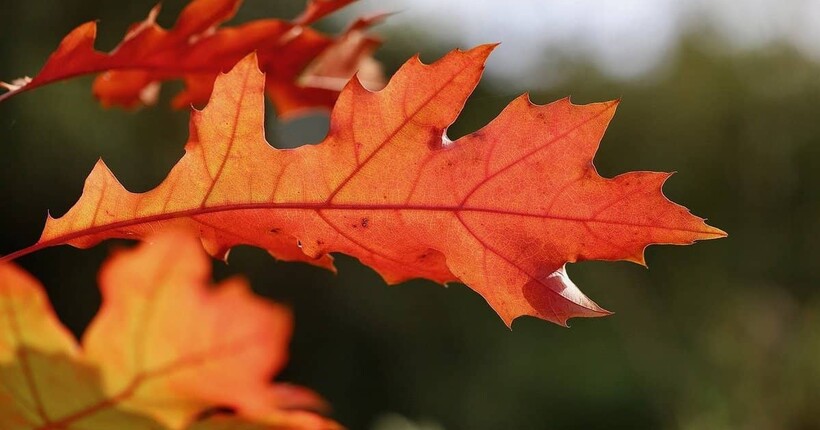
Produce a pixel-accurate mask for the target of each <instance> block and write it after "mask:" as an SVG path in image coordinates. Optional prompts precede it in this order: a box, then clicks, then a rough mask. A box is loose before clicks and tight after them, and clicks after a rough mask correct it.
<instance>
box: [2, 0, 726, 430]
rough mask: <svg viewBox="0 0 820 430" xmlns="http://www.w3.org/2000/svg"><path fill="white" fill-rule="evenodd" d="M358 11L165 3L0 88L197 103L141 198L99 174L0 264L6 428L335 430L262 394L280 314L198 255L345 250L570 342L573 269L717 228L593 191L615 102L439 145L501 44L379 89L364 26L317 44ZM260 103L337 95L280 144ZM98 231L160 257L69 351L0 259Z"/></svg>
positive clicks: (316, 255)
mask: <svg viewBox="0 0 820 430" xmlns="http://www.w3.org/2000/svg"><path fill="white" fill-rule="evenodd" d="M349 2H350V0H324V1H322V0H313V1H312V2H310V3H309V5H308V8H307V10H306V12H305V13H304V14H303V15H302V16H301V17H299V18H297V19H296V20H294V21H291V22H286V21H279V20H260V21H255V22H251V23H248V24H244V25H242V26H238V27H234V28H225V27H218V25H219V24H221V23H222V22H223V21H225V20H227V19H228V18H230V17H231V16H232V15H233V13H234V12H235V10H236V8H237V7H238V5H239V1H238V0H233V1H228V0H195V1H193V2H192V3H191V4H190V5H189V6H188V7H187V8H186V9H185V10H184V11H183V12H182V14H181V16H180V18H179V20H178V21H177V23H176V25H175V26H174V28H173V29H171V30H164V29H162V28H160V27H159V26H157V25H156V24H155V23H154V17H155V15H156V12H157V10H156V9H155V10H154V11H152V13H151V15H150V16H149V18H148V19H147V20H146V21H144V22H142V23H139V24H137V25H135V26H133V27H132V28H131V30H130V31H129V32H128V34H127V35H126V37H125V38H124V40H123V41H122V43H121V44H120V45H119V46H118V47H117V48H116V49H115V50H114V51H112V52H111V53H109V54H102V53H98V52H96V51H94V50H93V47H92V45H93V41H94V28H95V27H94V24H93V23H89V24H85V25H83V26H80V27H78V28H77V29H76V30H74V31H73V32H72V33H71V34H69V35H68V36H66V38H65V39H64V40H63V42H62V43H61V45H60V47H59V48H58V49H57V51H56V52H55V53H54V54H52V56H51V58H50V59H49V60H48V61H47V62H46V65H45V66H44V67H43V69H42V70H41V72H40V73H39V74H38V75H37V76H36V77H35V78H33V79H24V80H21V81H18V82H16V83H13V84H6V86H7V87H8V88H9V89H10V91H9V92H7V93H6V94H4V95H2V96H0V99H2V98H7V97H9V96H11V95H14V94H17V93H20V92H22V91H25V90H28V89H32V88H36V87H37V86H41V85H45V84H47V83H50V82H54V81H57V80H60V79H66V78H69V77H72V76H76V75H79V74H85V73H102V74H101V75H100V76H99V77H98V78H97V80H96V81H95V84H94V94H95V95H96V96H97V97H98V98H99V99H100V100H101V102H102V103H103V104H104V105H121V106H135V105H138V104H140V103H147V102H150V101H152V100H153V95H154V94H155V88H156V86H157V85H158V83H159V82H161V81H163V80H167V79H172V78H181V79H183V80H184V81H185V83H186V89H185V91H183V93H182V94H180V95H179V96H177V98H176V99H175V102H174V103H175V104H176V105H177V106H187V105H190V104H192V103H193V104H198V103H200V102H203V101H205V100H206V99H208V97H209V96H210V101H209V102H208V103H207V106H206V107H205V108H204V109H203V110H201V111H199V110H193V111H192V113H191V126H190V130H191V134H190V138H189V141H188V143H187V144H186V146H185V150H186V153H185V155H184V156H183V157H182V159H181V160H180V161H179V162H178V163H177V165H176V166H175V167H174V168H173V169H172V170H171V172H170V173H169V174H168V177H167V178H166V179H165V181H163V182H162V183H161V184H160V185H159V186H157V187H156V188H155V189H154V190H151V191H148V192H146V193H139V194H136V193H131V192H129V191H127V190H126V189H125V188H124V187H123V186H122V185H121V184H120V183H119V182H118V181H117V179H116V178H115V177H114V175H113V174H112V173H111V172H110V171H109V170H108V169H107V167H106V166H105V165H104V164H103V162H102V161H100V162H99V163H98V164H97V166H95V168H94V170H93V171H92V172H91V174H90V175H89V177H88V179H87V180H86V184H85V187H84V190H83V194H82V196H81V197H80V199H79V201H78V202H77V203H76V205H75V206H74V207H73V208H71V209H70V210H69V211H68V212H67V213H66V214H65V215H64V216H62V217H60V218H56V219H55V218H51V217H49V218H48V220H47V222H46V226H45V229H44V231H43V234H42V236H41V238H40V240H39V241H38V242H37V243H36V244H34V245H32V246H30V247H28V248H26V249H23V250H20V251H17V252H14V253H11V254H8V255H6V256H4V257H2V258H0V270H2V271H0V294H2V297H0V302H2V303H3V304H5V306H4V307H3V310H2V314H0V316H1V317H2V319H0V324H2V326H0V329H2V330H3V332H2V333H3V337H2V338H0V365H2V366H3V367H2V372H3V374H4V375H11V376H10V377H9V381H13V383H10V384H4V386H3V387H2V389H3V390H5V391H2V392H0V412H2V411H6V410H8V411H11V412H9V414H7V415H8V416H9V417H11V418H9V419H10V420H11V421H9V423H8V424H7V426H4V428H6V427H9V428H37V429H57V428H73V427H70V426H68V424H67V423H69V422H71V423H74V422H77V423H79V422H82V424H80V425H81V427H82V428H84V429H86V428H106V427H105V423H110V422H114V420H122V421H117V422H133V423H139V424H134V425H133V427H134V428H145V427H146V426H149V425H148V424H146V423H149V422H150V423H152V424H151V425H154V424H153V423H156V425H163V426H167V427H170V428H175V429H178V428H189V427H190V426H193V427H190V428H203V429H208V428H228V427H227V426H236V427H230V428H246V427H242V426H243V425H247V426H248V427H247V428H333V427H334V426H336V424H335V423H332V422H330V421H328V420H325V419H323V418H321V417H319V416H318V415H315V414H312V413H310V412H293V411H290V409H293V408H297V409H298V408H304V407H307V409H311V408H315V407H316V406H318V405H320V402H318V400H316V396H314V395H312V394H310V393H309V392H307V391H304V390H301V389H295V388H290V389H286V390H283V389H282V388H281V387H280V386H277V385H270V384H269V382H268V379H269V377H270V376H271V375H272V374H273V373H275V372H276V370H278V369H279V367H281V365H282V363H283V357H284V352H283V351H284V349H285V343H286V341H287V338H288V334H289V330H290V329H289V327H290V326H289V324H290V322H289V319H288V316H287V313H286V312H284V311H282V310H281V309H280V308H278V307H276V306H274V305H270V304H262V303H261V302H260V301H259V300H258V299H253V298H251V297H250V296H249V295H248V293H247V292H246V291H245V289H244V287H243V286H242V285H241V282H240V281H229V282H228V283H227V285H225V286H222V287H220V288H218V289H216V290H209V289H207V288H205V286H204V279H205V278H206V277H207V272H208V271H207V269H206V267H207V263H206V261H204V259H203V257H202V256H200V255H199V253H200V252H201V251H199V245H197V244H195V243H194V239H193V238H198V240H199V242H201V243H202V245H204V248H205V250H206V251H207V252H208V254H210V255H212V256H214V257H217V258H222V259H226V258H227V256H228V252H229V251H230V249H231V248H232V247H234V246H236V245H239V244H250V245H254V246H258V247H261V248H263V249H265V250H267V251H268V252H269V253H270V254H271V255H273V256H274V257H275V258H278V259H281V260H286V261H300V262H306V263H309V264H313V265H317V266H320V267H325V268H328V269H331V270H334V267H333V260H332V257H331V255H330V254H331V253H334V252H340V253H345V254H349V255H352V256H354V257H356V258H358V259H359V260H360V261H362V262H363V263H364V264H366V265H368V266H370V267H372V268H373V269H374V270H376V271H377V272H378V273H380V274H381V275H382V276H383V277H384V279H385V280H386V281H388V282H389V283H397V282H402V281H404V280H407V279H411V278H425V279H430V280H433V281H436V282H439V283H448V282H463V283H464V284H466V285H467V286H469V287H470V288H472V289H473V290H475V291H476V292H478V293H479V294H481V295H482V296H483V297H484V298H485V299H486V300H487V302H488V303H489V305H490V306H491V307H492V308H493V309H494V310H495V311H496V312H497V313H498V314H499V315H500V317H501V318H502V320H503V321H504V322H505V323H506V324H507V325H511V324H512V322H513V320H514V319H516V318H518V317H520V316H523V315H531V316H535V317H538V318H541V319H545V320H548V321H551V322H554V323H557V324H562V325H566V321H567V320H568V319H569V318H573V317H594V316H602V315H607V314H608V313H609V312H608V311H606V310H604V309H603V308H601V307H599V306H598V305H597V304H595V303H594V302H593V301H592V300H590V299H589V298H587V297H586V296H585V295H584V294H583V293H582V292H581V291H580V290H579V289H578V287H576V286H575V285H574V284H573V283H572V281H570V279H569V277H568V276H567V274H566V272H565V269H564V266H565V264H566V263H568V262H575V261H580V260H592V259H596V260H628V261H633V262H636V263H640V264H644V258H643V251H644V249H645V248H646V247H647V246H648V245H650V244H658V243H662V244H689V243H692V242H694V241H695V240H700V239H712V238H718V237H722V236H724V235H725V234H724V233H723V232H722V231H720V230H719V229H716V228H714V227H710V226H708V225H706V224H705V223H704V221H703V220H702V219H701V218H698V217H695V216H693V215H691V214H690V213H689V211H688V210H686V208H684V207H682V206H679V205H677V204H674V203H672V202H670V201H669V200H667V199H666V198H665V197H664V195H663V193H662V191H661V188H662V185H663V183H664V181H665V180H666V179H667V178H668V177H669V174H666V173H654V172H631V173H626V174H622V175H619V176H617V177H615V178H611V179H607V178H603V177H601V176H600V175H598V173H597V172H596V170H595V168H594V166H593V165H592V159H593V157H594V155H595V152H596V150H597V148H598V144H599V142H600V140H601V138H602V137H603V134H604V131H605V129H606V127H607V125H608V123H609V121H610V120H611V119H612V116H613V115H614V112H615V108H616V106H617V102H605V103H593V104H589V105H575V104H572V103H571V102H570V101H569V100H568V99H564V100H559V101H557V102H554V103H551V104H548V105H544V106H537V105H534V104H532V103H531V102H530V101H529V100H528V98H527V97H526V95H524V96H522V97H519V98H517V99H516V100H514V101H513V102H511V103H510V104H509V106H508V107H507V108H506V109H505V110H504V111H503V112H502V113H501V114H500V115H499V116H498V117H497V118H496V119H494V120H493V121H492V122H491V123H490V124H488V125H487V126H485V127H484V128H482V129H481V130H479V131H476V132H474V133H472V134H469V135H467V136H465V137H463V138H461V139H458V140H456V141H451V140H449V139H448V138H447V135H446V130H447V127H448V126H449V125H450V124H452V123H453V121H454V120H455V119H456V117H457V116H458V114H459V112H460V111H461V109H462V107H463V105H464V103H465V101H466V100H467V98H468V96H469V95H470V93H471V92H472V91H473V90H474V88H475V86H476V85H477V84H478V81H479V79H480V76H481V73H482V71H483V69H484V64H485V61H486V60H487V58H488V56H489V55H490V53H491V51H492V50H493V46H491V45H485V46H479V47H476V48H473V49H471V50H468V51H453V52H451V53H449V54H447V55H446V56H445V57H443V58H442V59H440V60H438V61H436V62H435V63H433V64H431V65H424V64H422V63H421V62H420V61H419V60H418V58H417V57H416V58H413V59H411V60H409V61H408V62H407V63H405V65H404V66H403V67H402V68H401V69H400V70H398V71H397V72H396V73H395V75H394V76H393V77H392V79H391V80H390V82H389V83H388V84H387V85H386V86H385V87H384V89H382V90H380V91H377V92H372V91H371V90H373V89H375V88H380V87H381V86H382V83H381V80H380V78H379V76H380V73H379V72H378V67H377V66H376V65H375V62H374V60H373V59H372V58H371V57H370V54H371V52H372V50H373V49H374V47H375V46H376V45H377V43H378V42H377V40H376V39H374V38H372V37H370V36H368V35H367V33H366V32H365V30H366V29H367V27H368V26H369V25H370V24H372V23H373V22H375V21H376V20H377V19H378V18H379V17H374V18H366V19H362V20H359V21H357V22H356V23H354V24H353V25H352V26H350V28H349V29H348V30H347V31H345V32H344V33H343V34H342V35H341V36H338V37H329V36H325V35H322V34H320V33H318V32H316V31H314V30H312V29H310V28H309V27H306V25H307V24H309V23H311V22H313V21H315V20H316V19H318V18H320V17H322V16H324V15H326V14H328V13H331V12H333V11H334V10H336V9H338V8H339V7H341V6H344V5H345V4H347V3H349ZM231 67H232V68H233V69H232V71H231V72H229V73H227V74H224V75H221V74H220V72H221V71H223V70H227V69H229V68H231ZM356 70H359V78H358V79H351V80H349V81H348V78H349V77H350V76H351V75H352V74H353V73H354V72H355V71H356ZM363 77H367V78H366V80H367V81H368V82H369V83H368V87H367V88H366V87H365V85H364V83H363V80H365V79H363ZM339 82H347V84H346V86H344V88H342V87H341V86H340V85H339ZM266 93H267V94H268V95H269V96H270V97H271V99H272V100H273V101H274V104H275V105H276V107H277V109H278V110H279V111H280V113H282V114H284V115H288V114H296V113H299V112H302V111H304V110H305V109H314V108H322V107H329V106H330V105H331V104H333V103H334V102H335V107H334V108H333V111H332V113H331V127H330V132H329V134H328V136H327V137H326V138H325V140H324V141H323V142H322V143H320V144H318V145H315V146H305V147H301V148H298V149H296V150H276V149H274V148H272V147H271V146H270V145H269V144H268V143H267V142H266V141H265V137H264V121H263V119H264V97H265V94H266ZM157 231H173V232H174V233H173V234H169V235H167V236H159V237H157V236H155V234H156V232H157ZM109 238H135V239H146V240H147V241H148V242H153V245H149V244H146V245H142V246H141V247H140V248H139V249H138V250H137V251H131V252H130V253H126V254H120V255H118V256H116V257H114V259H113V260H112V262H111V263H109V264H108V265H107V266H106V267H105V268H104V269H103V271H102V276H101V287H102V290H103V296H104V300H105V302H104V305H103V308H102V310H101V311H100V314H99V315H98V317H97V319H95V321H94V322H93V323H92V325H91V327H90V328H89V330H88V332H87V333H86V336H85V337H84V339H83V343H82V348H81V349H80V348H79V347H78V346H77V345H76V344H75V343H74V342H73V340H72V339H70V337H69V336H68V335H67V334H66V332H65V330H64V329H62V328H61V327H60V326H59V324H58V323H57V321H56V318H55V317H54V315H53V313H52V312H51V311H50V310H49V309H48V306H47V305H46V304H45V303H46V301H45V299H44V297H43V293H42V292H41V291H40V290H39V288H38V287H37V286H36V284H35V283H34V282H33V281H31V280H30V279H29V278H28V277H27V276H26V275H23V274H21V272H20V271H19V269H16V268H14V266H12V265H11V264H10V263H8V261H10V260H13V259H15V258H17V257H20V256H22V255H26V254H28V253H31V252H34V251H37V250H39V249H42V248H45V247H50V246H56V245H63V244H68V245H72V246H75V247H79V248H86V247H90V246H94V245H96V244H97V243H99V242H100V241H103V240H105V239H109ZM172 249H173V252H172ZM177 254H178V256H177ZM180 303H184V306H186V307H190V309H185V310H184V312H183V310H180V309H179V307H178V306H179V304H180ZM171 304H173V307H172V306H171ZM166 305H167V306H166ZM172 309H173V310H172ZM180 315H185V318H186V319H184V320H180V319H179V318H180ZM101 345H105V346H104V347H103V346H101ZM4 379H6V378H5V377H4ZM46 380H48V381H50V382H49V387H50V388H49V389H48V390H45V391H44V390H43V387H44V386H45V384H44V381H46ZM54 381H58V382H54ZM68 386H76V387H77V391H76V392H75V391H72V390H69V389H68V388H66V387H68ZM213 408H229V409H231V410H233V411H235V412H236V415H235V416H233V417H231V418H225V417H224V416H222V415H221V414H212V413H209V412H208V411H209V410H211V411H212V410H213ZM127 420H131V421H127ZM140 420H141V421H140ZM151 420H153V421H151ZM237 420H246V423H245V424H238V421H237ZM254 423H255V424H254ZM140 426H142V427H140ZM220 426H226V427H220ZM254 426H256V427H254ZM259 426H262V427H259ZM277 426H278V427H277ZM149 427H150V426H149ZM78 428H79V427H78ZM117 428H128V427H127V425H126V424H122V425H119V424H118V427H117Z"/></svg>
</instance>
